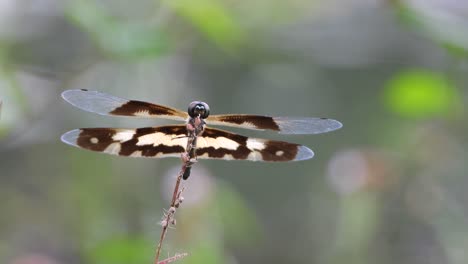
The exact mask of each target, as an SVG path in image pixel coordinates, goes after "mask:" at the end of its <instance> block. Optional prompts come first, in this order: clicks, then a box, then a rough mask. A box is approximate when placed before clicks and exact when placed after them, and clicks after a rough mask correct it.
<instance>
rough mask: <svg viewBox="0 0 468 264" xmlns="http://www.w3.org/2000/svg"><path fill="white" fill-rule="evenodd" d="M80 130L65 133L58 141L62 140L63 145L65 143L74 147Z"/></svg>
mask: <svg viewBox="0 0 468 264" xmlns="http://www.w3.org/2000/svg"><path fill="white" fill-rule="evenodd" d="M80 132H81V131H80V129H73V130H70V131H68V132H65V133H64V134H63V135H62V136H61V137H60V140H62V142H63V143H66V144H68V145H70V146H76V140H77V138H78V136H79V135H80Z"/></svg>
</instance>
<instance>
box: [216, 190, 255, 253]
mask: <svg viewBox="0 0 468 264" xmlns="http://www.w3.org/2000/svg"><path fill="white" fill-rule="evenodd" d="M219 190H220V191H219V192H218V194H217V197H218V199H217V203H218V210H219V214H220V216H221V219H220V222H221V223H222V224H223V226H224V233H225V235H226V238H227V239H229V240H231V241H233V242H235V243H239V244H248V243H254V242H258V239H259V238H260V237H261V233H260V231H259V230H260V227H259V226H258V223H257V219H256V218H255V213H254V212H253V211H252V210H251V209H250V208H249V207H248V206H247V204H245V202H244V200H243V199H242V197H241V196H240V195H239V194H238V193H237V192H235V191H233V190H231V189H230V188H228V187H227V186H226V185H222V187H221V188H219Z"/></svg>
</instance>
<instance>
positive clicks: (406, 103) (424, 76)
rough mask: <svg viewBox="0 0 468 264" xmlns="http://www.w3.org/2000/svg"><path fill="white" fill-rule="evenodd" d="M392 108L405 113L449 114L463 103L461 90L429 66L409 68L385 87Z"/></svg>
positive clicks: (419, 116) (414, 115)
mask: <svg viewBox="0 0 468 264" xmlns="http://www.w3.org/2000/svg"><path fill="white" fill-rule="evenodd" d="M384 96H385V103H386V105H387V107H388V108H389V109H390V111H392V112H395V113H398V114H400V115H402V116H405V117H414V118H426V117H432V116H446V115H448V114H451V113H453V112H454V110H456V109H457V107H458V106H459V102H458V101H457V92H456V90H455V88H454V87H453V86H452V85H451V84H450V82H449V81H448V80H446V79H445V78H444V76H443V75H442V74H440V73H437V72H431V71H427V70H408V71H403V72H400V73H398V74H397V75H396V76H394V77H393V78H392V79H391V80H390V81H388V83H387V84H386V88H385V94H384Z"/></svg>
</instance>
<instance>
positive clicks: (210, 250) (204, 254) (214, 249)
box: [183, 239, 225, 264]
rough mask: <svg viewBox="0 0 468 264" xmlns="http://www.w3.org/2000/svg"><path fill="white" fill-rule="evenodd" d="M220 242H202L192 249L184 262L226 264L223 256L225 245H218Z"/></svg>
mask: <svg viewBox="0 0 468 264" xmlns="http://www.w3.org/2000/svg"><path fill="white" fill-rule="evenodd" d="M216 242H219V241H216V240H212V239H206V240H203V241H200V242H199V243H198V244H197V246H194V247H192V248H191V249H192V251H191V252H189V255H188V257H186V258H185V259H184V260H183V263H193V264H198V263H203V264H221V263H225V261H224V256H223V252H224V250H223V244H222V243H216Z"/></svg>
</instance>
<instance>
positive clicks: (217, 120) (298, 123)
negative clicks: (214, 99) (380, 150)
mask: <svg viewBox="0 0 468 264" xmlns="http://www.w3.org/2000/svg"><path fill="white" fill-rule="evenodd" d="M206 122H207V124H209V125H221V126H232V127H240V128H247V129H256V130H266V129H268V130H273V131H277V132H279V133H281V134H319V133H325V132H329V131H333V130H336V129H339V128H341V127H342V124H341V123H340V122H338V121H336V120H333V119H329V118H316V117H271V116H258V115H237V114H236V115H212V116H209V117H208V118H207V119H206Z"/></svg>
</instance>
